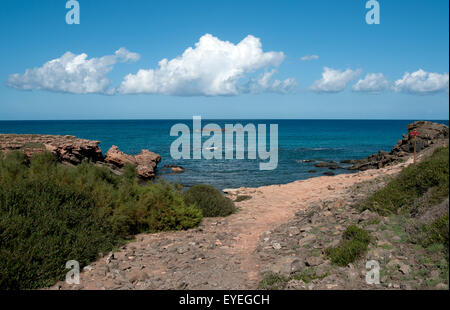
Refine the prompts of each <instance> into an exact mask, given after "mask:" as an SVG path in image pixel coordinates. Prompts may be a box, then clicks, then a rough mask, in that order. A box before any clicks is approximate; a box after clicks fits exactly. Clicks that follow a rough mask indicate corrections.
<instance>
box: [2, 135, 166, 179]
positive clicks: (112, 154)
mask: <svg viewBox="0 0 450 310" xmlns="http://www.w3.org/2000/svg"><path fill="white" fill-rule="evenodd" d="M99 144H100V141H92V140H86V139H80V138H77V137H74V136H58V135H32V134H24V135H19V134H0V152H9V151H14V150H17V151H23V152H25V154H26V155H27V156H28V157H31V156H33V154H36V153H41V152H44V151H48V152H51V153H52V154H54V155H55V156H56V158H57V159H58V160H59V161H60V162H62V163H64V164H69V165H78V164H80V163H81V162H82V161H83V160H89V161H91V162H93V163H96V164H98V165H103V166H106V167H108V168H109V169H110V170H111V171H112V172H114V173H116V174H120V173H121V172H122V169H123V167H124V166H125V165H127V164H129V165H132V166H134V167H136V170H137V173H138V175H139V177H140V178H142V179H146V180H147V179H152V178H154V177H155V174H156V168H157V165H158V163H159V162H160V161H161V156H160V155H159V154H156V153H153V152H151V151H149V150H142V151H141V153H140V154H138V155H134V156H133V155H129V154H125V153H123V152H121V151H120V150H119V148H118V147H117V146H112V147H111V148H110V149H109V151H108V152H107V153H106V155H105V156H104V155H103V154H102V151H101V149H100V147H99Z"/></svg>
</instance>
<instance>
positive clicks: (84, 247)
mask: <svg viewBox="0 0 450 310" xmlns="http://www.w3.org/2000/svg"><path fill="white" fill-rule="evenodd" d="M135 176H136V171H135V169H134V167H127V168H126V169H125V171H124V174H123V175H122V176H117V175H114V174H112V173H111V172H110V170H109V169H107V168H106V167H103V166H97V165H94V164H91V163H88V162H83V163H82V164H80V165H78V166H76V167H70V166H66V165H63V164H60V163H58V162H57V160H56V159H55V158H54V157H53V156H52V155H51V154H49V153H42V154H36V155H34V156H33V158H32V159H31V160H28V159H27V158H26V156H25V155H24V154H23V153H20V152H9V153H7V154H6V155H2V154H0V289H32V288H38V287H43V286H48V285H51V284H52V283H54V282H55V281H56V280H58V279H61V277H62V276H63V274H64V273H65V272H66V271H65V262H66V261H68V260H77V261H78V262H79V263H80V267H83V266H84V265H86V264H88V263H89V262H90V261H92V260H94V259H95V258H96V257H97V255H98V254H99V253H101V252H106V251H110V250H111V249H112V248H113V247H114V246H117V245H119V244H120V243H121V242H122V241H123V239H124V238H127V237H129V236H131V235H133V234H136V233H140V232H156V231H164V230H181V229H188V228H192V227H195V226H196V225H197V224H198V223H199V222H200V221H201V218H202V212H201V211H200V210H199V209H198V208H197V207H196V206H194V205H193V204H186V203H185V202H184V200H183V197H182V193H181V192H180V190H179V189H177V188H175V187H174V186H173V185H171V184H170V183H167V182H163V181H160V182H157V183H147V184H143V185H140V184H138V183H137V180H136V178H135Z"/></svg>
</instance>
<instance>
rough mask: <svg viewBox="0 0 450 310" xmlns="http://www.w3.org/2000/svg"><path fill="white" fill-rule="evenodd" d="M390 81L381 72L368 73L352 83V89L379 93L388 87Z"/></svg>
mask: <svg viewBox="0 0 450 310" xmlns="http://www.w3.org/2000/svg"><path fill="white" fill-rule="evenodd" d="M390 85H391V83H390V82H389V81H388V80H387V79H386V78H385V77H384V75H383V73H368V74H367V75H366V77H365V78H364V79H361V80H359V81H358V82H357V83H356V84H355V85H353V87H352V88H353V91H355V92H366V93H374V94H376V93H379V92H382V91H384V90H386V89H388V88H389V87H390Z"/></svg>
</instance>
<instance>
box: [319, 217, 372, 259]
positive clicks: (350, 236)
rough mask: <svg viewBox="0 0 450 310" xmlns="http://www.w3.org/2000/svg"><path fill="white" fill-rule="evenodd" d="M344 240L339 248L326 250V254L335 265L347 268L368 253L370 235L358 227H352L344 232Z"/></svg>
mask: <svg viewBox="0 0 450 310" xmlns="http://www.w3.org/2000/svg"><path fill="white" fill-rule="evenodd" d="M342 239H343V240H342V242H341V243H340V244H339V245H338V246H337V247H335V248H328V249H326V254H327V256H328V257H329V258H330V259H331V262H332V263H333V264H336V265H339V266H344V267H345V266H347V265H348V264H349V263H352V262H354V261H355V260H357V259H358V258H360V257H361V256H362V255H363V254H364V253H365V252H366V251H367V248H368V246H369V243H370V234H369V233H368V232H367V231H366V230H364V229H362V228H359V227H358V226H355V225H351V226H349V227H347V229H346V230H345V231H344V233H343V235H342Z"/></svg>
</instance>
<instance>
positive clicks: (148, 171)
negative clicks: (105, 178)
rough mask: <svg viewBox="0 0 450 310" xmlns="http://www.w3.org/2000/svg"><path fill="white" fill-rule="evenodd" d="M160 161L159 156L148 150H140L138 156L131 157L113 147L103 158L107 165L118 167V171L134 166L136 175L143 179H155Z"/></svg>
mask: <svg viewBox="0 0 450 310" xmlns="http://www.w3.org/2000/svg"><path fill="white" fill-rule="evenodd" d="M160 161H161V156H160V155H159V154H156V153H153V152H150V151H149V150H142V151H141V153H140V154H139V155H134V156H133V155H129V154H125V153H124V152H122V151H120V150H119V148H118V147H117V146H115V145H113V146H112V147H111V148H110V149H109V151H108V152H107V153H106V157H105V162H106V163H107V164H110V165H113V166H114V167H118V168H119V169H120V168H123V167H124V166H125V165H127V164H130V165H133V166H135V167H136V170H137V172H138V175H139V176H140V177H141V178H143V179H151V178H153V177H155V173H156V166H157V165H158V163H159V162H160Z"/></svg>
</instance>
